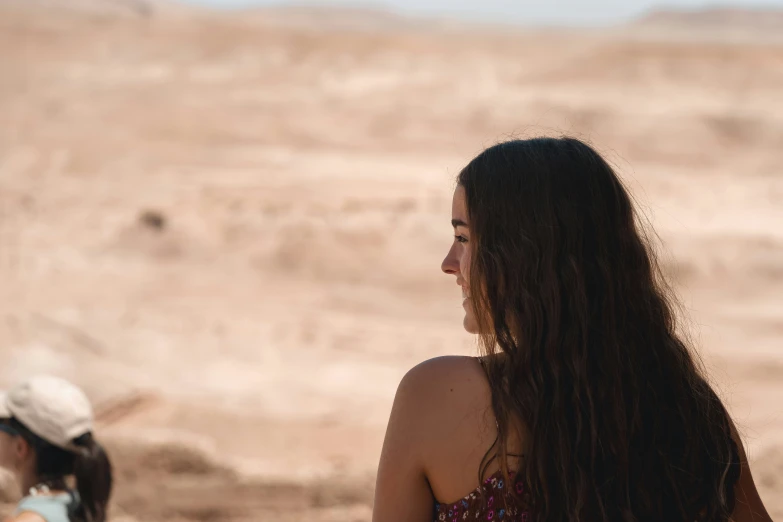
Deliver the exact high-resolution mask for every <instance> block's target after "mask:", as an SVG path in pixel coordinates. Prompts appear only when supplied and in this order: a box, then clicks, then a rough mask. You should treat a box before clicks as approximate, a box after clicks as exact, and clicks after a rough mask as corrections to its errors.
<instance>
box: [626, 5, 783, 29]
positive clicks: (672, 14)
mask: <svg viewBox="0 0 783 522" xmlns="http://www.w3.org/2000/svg"><path fill="white" fill-rule="evenodd" d="M632 25H634V26H641V27H647V28H656V29H692V30H697V31H703V30H724V31H760V32H764V33H777V34H778V35H781V34H783V9H773V8H756V9H753V8H734V7H716V8H708V9H697V10H676V9H658V10H653V11H650V12H649V13H647V14H646V15H643V16H642V17H641V18H639V19H637V20H635V21H634V22H633V24H632Z"/></svg>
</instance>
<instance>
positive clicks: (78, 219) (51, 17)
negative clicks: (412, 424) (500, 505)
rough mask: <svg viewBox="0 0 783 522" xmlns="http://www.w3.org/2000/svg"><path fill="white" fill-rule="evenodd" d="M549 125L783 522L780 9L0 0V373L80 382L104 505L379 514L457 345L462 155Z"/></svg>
mask: <svg viewBox="0 0 783 522" xmlns="http://www.w3.org/2000/svg"><path fill="white" fill-rule="evenodd" d="M559 133H568V134H573V135H576V136H579V137H582V138H585V139H587V140H589V141H590V142H592V143H593V144H594V145H595V146H596V147H597V148H598V149H599V150H601V151H602V152H603V153H605V154H606V155H607V157H608V158H609V159H610V160H611V162H612V163H613V164H614V165H615V166H616V167H617V168H618V170H619V171H620V172H621V173H622V176H623V178H624V179H625V180H626V181H627V183H628V184H629V186H630V187H631V189H632V190H633V192H634V194H635V196H636V198H637V199H638V201H639V203H640V209H642V211H643V212H644V213H645V215H647V216H648V217H649V219H650V220H651V221H652V222H653V223H654V225H655V227H656V229H657V231H658V233H659V235H660V238H661V241H662V254H663V259H664V262H665V264H666V268H667V271H668V273H669V274H670V275H671V277H673V278H674V279H675V281H676V283H677V286H678V288H679V290H680V292H681V297H682V301H683V303H684V305H685V307H686V308H687V309H688V311H689V313H690V319H691V320H690V327H691V328H692V332H693V334H694V337H695V339H696V341H697V344H698V347H699V350H700V352H701V353H702V355H703V357H704V359H705V361H706V363H707V365H708V367H709V369H710V374H711V376H712V379H713V382H714V383H715V384H716V386H717V387H718V388H719V389H720V391H721V393H722V394H723V396H724V397H725V399H726V401H727V404H728V405H729V406H730V408H731V411H732V412H733V414H734V415H735V418H736V420H737V423H738V424H739V426H740V429H741V431H742V433H743V436H744V438H745V441H746V445H747V447H748V449H749V453H750V458H751V460H752V467H753V471H754V476H755V479H756V482H757V484H758V486H759V489H760V491H761V494H762V497H763V499H764V500H765V502H766V504H767V507H768V508H769V509H770V512H771V515H772V516H773V518H774V517H778V518H780V519H781V520H783V344H782V343H783V298H782V297H781V296H783V205H782V204H781V202H783V167H781V165H783V11H774V10H769V11H744V10H732V9H720V10H705V11H700V12H690V13H679V12H667V11H659V12H656V13H651V14H650V15H648V16H645V17H643V18H641V19H637V20H635V21H632V22H629V23H628V24H625V25H621V26H616V27H612V28H609V29H600V30H598V29H581V30H576V29H569V30H565V29H562V30H559V29H546V30H544V29H523V28H514V27H510V26H506V27H492V26H489V25H481V26H479V25H470V24H467V23H456V22H449V21H444V20H436V19H432V20H425V19H407V18H403V17H399V16H395V15H392V14H389V13H384V12H375V11H363V10H358V9H353V10H350V9H343V10H327V9H320V8H287V9H285V8H274V9H272V8H269V9H255V10H246V11H239V12H226V11H223V12H218V11H208V10H205V9H201V8H195V7H184V6H181V5H177V4H168V3H144V2H142V1H140V0H139V1H130V0H128V1H125V2H120V1H110V0H78V1H77V0H62V1H54V0H52V1H44V0H29V1H24V0H0V240H1V242H0V288H1V289H2V294H0V356H1V357H2V358H1V359H0V361H2V364H0V385H2V386H7V385H9V384H12V383H14V382H16V381H18V380H19V379H22V378H24V377H26V376H27V375H30V374H32V373H37V372H48V373H54V374H57V375H61V376H64V377H66V378H69V379H72V380H73V381H75V382H77V383H78V384H80V385H81V386H83V387H84V388H85V390H86V391H87V392H88V394H89V395H90V396H91V398H93V400H94V401H95V404H96V408H97V410H98V421H99V436H100V437H102V438H103V439H104V440H105V442H106V445H107V446H108V447H109V449H110V451H111V454H112V456H113V458H114V461H115V465H116V469H117V476H118V482H117V489H116V495H115V498H114V506H113V520H115V521H125V522H131V521H136V520H138V521H145V522H157V521H167V522H186V521H188V522H189V521H205V522H206V521H216V522H229V521H231V522H240V521H241V522H248V521H257V520H277V521H283V522H285V521H305V520H307V521H318V522H326V521H338V520H339V521H356V522H360V521H364V522H368V521H369V520H370V512H371V504H372V494H373V493H372V491H373V487H374V474H375V467H376V463H377V458H378V455H379V451H380V446H381V443H382V438H383V433H384V429H385V423H386V420H387V416H388V413H389V408H390V406H391V401H392V399H393V396H394V392H395V389H396V386H397V383H398V381H399V379H400V378H401V377H402V375H403V374H404V373H405V371H406V370H407V369H409V368H410V367H411V366H413V365H415V364H416V363H418V362H420V361H422V360H424V359H427V358H430V357H434V356H438V355H443V354H454V353H456V354H470V353H473V351H474V349H475V348H474V345H473V342H472V340H471V339H470V337H468V336H467V335H466V334H464V333H463V331H462V329H461V315H462V308H461V298H460V294H459V289H458V288H457V287H456V285H455V284H454V281H453V280H452V278H448V277H445V276H443V275H442V274H441V273H440V271H439V265H440V261H441V258H442V256H443V255H444V254H445V253H446V251H447V249H448V247H449V244H450V242H451V240H452V231H451V226H450V224H449V220H450V201H451V193H452V189H453V179H454V176H455V175H456V174H457V172H458V171H459V169H460V168H461V167H462V166H463V165H464V164H465V163H466V162H467V161H468V160H469V159H470V158H472V157H473V156H474V155H475V154H476V153H478V152H479V151H480V150H481V149H482V148H484V147H486V146H489V145H492V144H493V143H495V142H496V141H498V140H501V139H505V138H507V137H510V136H521V137H524V136H532V135H537V134H559ZM3 500H4V501H6V502H12V501H13V494H11V493H10V492H9V489H8V488H7V487H6V488H5V493H4V494H3ZM6 507H8V504H6Z"/></svg>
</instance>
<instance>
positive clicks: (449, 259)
mask: <svg viewBox="0 0 783 522" xmlns="http://www.w3.org/2000/svg"><path fill="white" fill-rule="evenodd" d="M440 269H441V270H443V272H444V273H446V274H450V275H456V274H457V272H459V260H457V256H456V255H455V254H454V247H451V249H449V253H448V254H446V257H445V258H444V259H443V262H442V263H441V264H440Z"/></svg>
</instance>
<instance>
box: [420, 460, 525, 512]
mask: <svg viewBox="0 0 783 522" xmlns="http://www.w3.org/2000/svg"><path fill="white" fill-rule="evenodd" d="M509 478H511V481H512V483H515V484H514V485H513V488H514V490H515V491H513V492H512V491H511V490H510V489H509V486H508V485H507V484H505V481H504V480H503V474H502V473H501V472H500V471H498V472H496V473H494V474H493V475H492V476H490V477H488V478H487V479H486V480H485V481H484V484H482V485H481V486H479V487H477V488H476V489H475V490H474V491H473V492H471V493H470V494H468V495H466V496H465V497H464V498H462V499H461V500H458V501H457V502H454V503H452V504H441V503H440V502H437V501H436V502H435V517H434V519H433V520H434V522H462V521H464V520H469V521H476V520H492V521H497V522H526V521H527V512H526V511H525V508H524V504H523V502H522V498H523V495H524V487H523V485H522V483H521V482H515V481H514V473H511V474H510V476H509ZM482 493H483V495H482Z"/></svg>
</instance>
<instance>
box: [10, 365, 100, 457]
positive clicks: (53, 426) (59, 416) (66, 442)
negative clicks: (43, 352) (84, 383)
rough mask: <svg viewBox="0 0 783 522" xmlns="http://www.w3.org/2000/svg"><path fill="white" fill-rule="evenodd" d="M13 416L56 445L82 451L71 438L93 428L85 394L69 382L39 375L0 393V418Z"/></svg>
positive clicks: (91, 414) (89, 407)
mask: <svg viewBox="0 0 783 522" xmlns="http://www.w3.org/2000/svg"><path fill="white" fill-rule="evenodd" d="M10 417H13V418H14V419H16V420H17V421H19V422H20V423H22V424H23V425H24V426H25V427H26V428H27V429H28V430H30V431H31V432H33V433H34V434H35V435H37V436H39V437H41V438H42V439H43V440H45V441H46V442H48V443H50V444H53V445H55V446H57V447H59V448H62V449H65V450H68V451H73V452H79V451H81V450H80V448H78V447H77V446H76V445H75V444H73V440H74V439H76V438H79V437H81V436H82V435H85V434H87V433H89V432H91V431H92V424H93V412H92V406H91V405H90V401H89V399H88V398H87V396H86V395H85V394H84V392H83V391H82V390H80V389H79V388H78V387H76V386H75V385H73V384H71V383H70V382H68V381H66V380H64V379H60V378H58V377H51V376H48V375H41V376H37V377H33V378H31V379H28V380H27V381H24V382H22V383H20V384H18V385H16V386H14V387H13V388H11V389H10V390H8V392H0V418H10Z"/></svg>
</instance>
